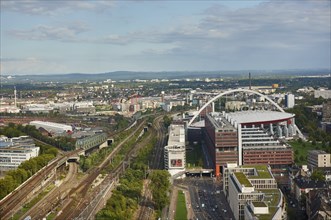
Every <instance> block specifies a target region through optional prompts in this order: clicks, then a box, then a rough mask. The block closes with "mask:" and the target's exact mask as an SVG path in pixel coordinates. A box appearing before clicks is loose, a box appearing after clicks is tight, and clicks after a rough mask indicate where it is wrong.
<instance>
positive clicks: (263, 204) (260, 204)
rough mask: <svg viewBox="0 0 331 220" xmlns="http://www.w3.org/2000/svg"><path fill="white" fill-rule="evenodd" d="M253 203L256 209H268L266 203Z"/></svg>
mask: <svg viewBox="0 0 331 220" xmlns="http://www.w3.org/2000/svg"><path fill="white" fill-rule="evenodd" d="M252 203H253V205H254V206H255V207H268V206H267V204H265V202H257V201H255V202H252Z"/></svg>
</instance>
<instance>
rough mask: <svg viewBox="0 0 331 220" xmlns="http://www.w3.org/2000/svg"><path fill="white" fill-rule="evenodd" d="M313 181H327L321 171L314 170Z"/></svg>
mask: <svg viewBox="0 0 331 220" xmlns="http://www.w3.org/2000/svg"><path fill="white" fill-rule="evenodd" d="M311 179H312V180H320V181H323V180H325V177H324V175H323V172H322V171H321V170H314V172H313V173H312V174H311Z"/></svg>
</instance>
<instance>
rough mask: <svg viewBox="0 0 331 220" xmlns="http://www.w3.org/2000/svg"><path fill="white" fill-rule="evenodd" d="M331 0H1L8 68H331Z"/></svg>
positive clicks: (0, 48) (1, 43) (2, 48)
mask: <svg viewBox="0 0 331 220" xmlns="http://www.w3.org/2000/svg"><path fill="white" fill-rule="evenodd" d="M330 13H331V1H329V0H300V1H294V0H293V1H292V0H278V1H253V0H245V1H207V0H201V1H199V0H195V1H188V0H186V1H180V0H172V1H171V0H164V1H161V0H159V1H142V0H135V1H128V0H125V1H108V0H105V1H101V0H95V1H88V0H85V1H83V0H81V1H78V0H70V1H57V0H52V1H51V0H41V1H37V0H18V1H10V0H1V26H0V37H1V39H0V52H1V56H0V58H1V60H0V65H1V66H0V68H1V69H0V70H1V74H3V75H23V74H24V75H26V74H58V73H104V72H112V71H219V70H247V69H250V70H274V69H316V68H328V69H331V55H330V54H331V45H330V41H331V15H330Z"/></svg>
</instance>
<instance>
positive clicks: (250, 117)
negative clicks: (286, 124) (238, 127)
mask: <svg viewBox="0 0 331 220" xmlns="http://www.w3.org/2000/svg"><path fill="white" fill-rule="evenodd" d="M227 115H228V121H230V120H231V119H232V120H233V121H235V122H237V123H240V124H246V123H259V122H271V121H283V120H284V121H285V120H287V119H290V118H293V117H294V116H295V115H294V114H291V113H286V112H278V111H237V112H231V113H227Z"/></svg>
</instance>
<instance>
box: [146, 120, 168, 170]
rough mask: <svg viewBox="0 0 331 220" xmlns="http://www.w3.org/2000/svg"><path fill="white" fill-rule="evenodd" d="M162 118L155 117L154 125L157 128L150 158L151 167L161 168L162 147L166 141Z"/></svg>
mask: <svg viewBox="0 0 331 220" xmlns="http://www.w3.org/2000/svg"><path fill="white" fill-rule="evenodd" d="M162 122H163V119H162V116H159V117H158V118H156V120H155V123H154V126H155V129H156V130H157V144H156V147H155V150H154V156H153V158H152V162H151V164H150V168H151V169H163V167H164V166H163V158H164V155H163V152H164V151H163V148H164V146H165V142H166V140H165V139H166V135H165V133H166V132H165V127H164V126H163V123H162Z"/></svg>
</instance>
